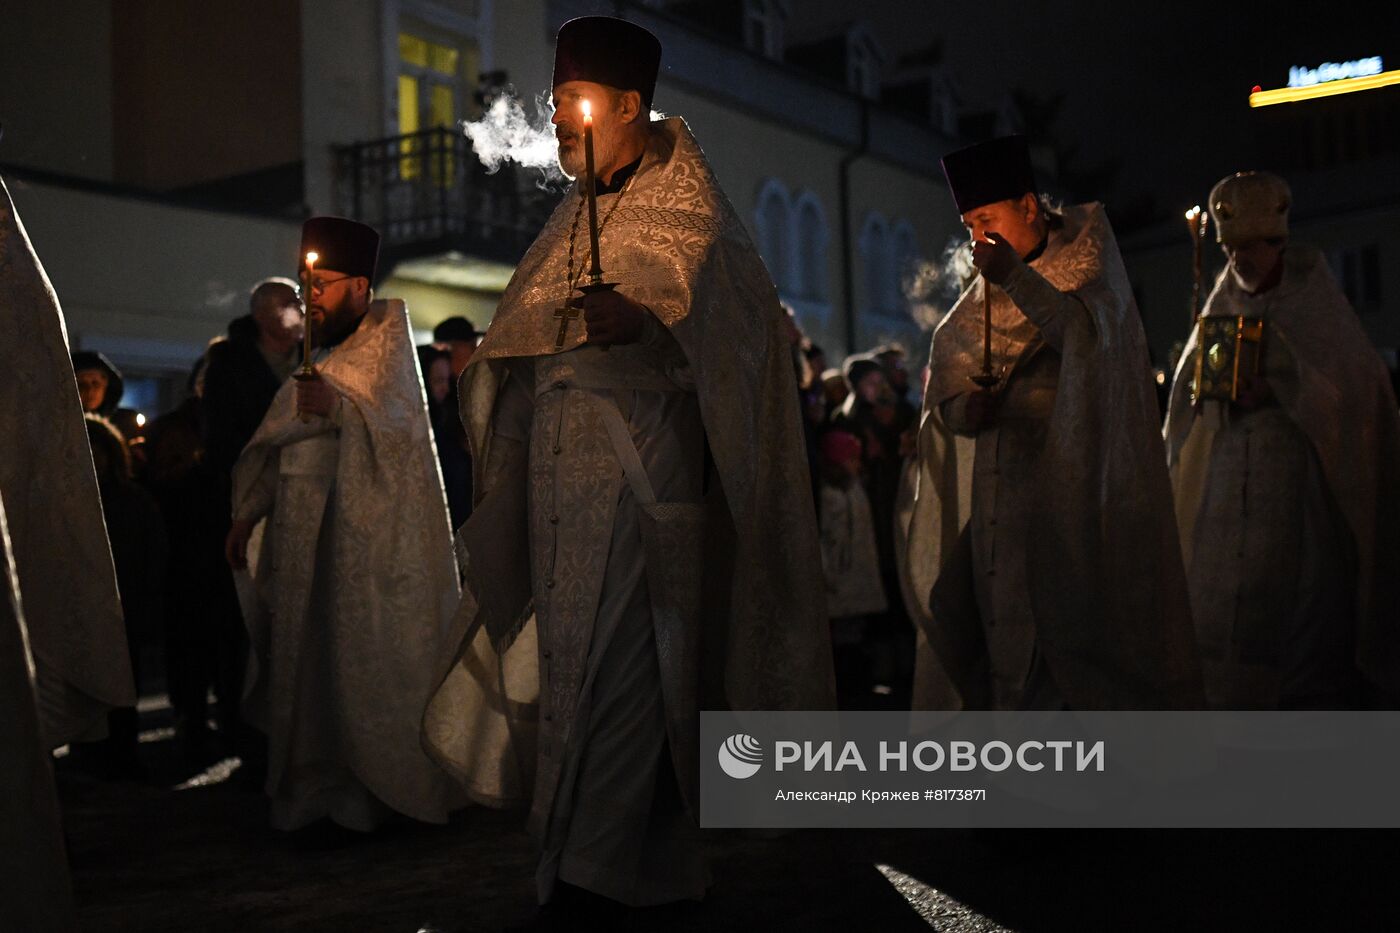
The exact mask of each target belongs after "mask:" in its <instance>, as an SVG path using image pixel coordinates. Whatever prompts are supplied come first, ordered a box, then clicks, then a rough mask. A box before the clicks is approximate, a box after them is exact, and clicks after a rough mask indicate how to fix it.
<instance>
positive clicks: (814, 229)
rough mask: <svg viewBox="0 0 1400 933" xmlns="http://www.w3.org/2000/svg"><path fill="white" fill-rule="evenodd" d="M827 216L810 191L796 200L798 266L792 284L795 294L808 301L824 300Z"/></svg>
mask: <svg viewBox="0 0 1400 933" xmlns="http://www.w3.org/2000/svg"><path fill="white" fill-rule="evenodd" d="M826 243H827V231H826V215H825V214H824V213H823V211H822V206H821V202H820V201H818V200H817V196H816V195H815V194H813V193H812V192H810V191H807V192H803V194H802V195H801V196H800V197H798V199H797V268H796V270H795V271H796V275H794V276H793V285H794V286H795V288H796V292H797V297H799V298H803V299H805V300H807V301H824V300H825V299H826Z"/></svg>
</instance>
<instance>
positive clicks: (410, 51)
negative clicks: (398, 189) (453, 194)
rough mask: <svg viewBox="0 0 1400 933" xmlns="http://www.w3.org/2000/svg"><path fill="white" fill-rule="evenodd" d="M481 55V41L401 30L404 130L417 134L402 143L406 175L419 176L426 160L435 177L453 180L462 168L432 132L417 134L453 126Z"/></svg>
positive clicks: (439, 181) (400, 107) (440, 181)
mask: <svg viewBox="0 0 1400 933" xmlns="http://www.w3.org/2000/svg"><path fill="white" fill-rule="evenodd" d="M476 59H477V54H476V47H475V45H473V44H471V43H462V44H461V45H460V46H454V45H450V44H446V43H443V42H437V41H433V40H431V39H425V38H423V37H422V36H418V35H414V34H413V33H408V32H401V33H399V75H398V102H397V103H398V124H399V135H401V136H412V137H413V138H409V139H404V140H402V141H400V143H399V152H400V153H401V154H402V158H400V160H399V177H400V178H402V179H404V180H405V181H411V180H413V179H415V178H418V177H419V176H420V175H422V174H423V171H422V168H423V165H424V164H425V163H426V164H427V165H429V166H430V169H431V175H432V177H433V180H434V182H435V183H437V184H450V183H451V179H452V177H453V174H454V173H455V169H456V166H455V164H454V161H453V158H452V154H451V153H450V152H440V151H438V150H436V149H433V148H432V147H431V144H430V141H429V137H428V136H427V135H426V134H425V135H420V136H413V134H417V133H421V132H422V131H425V130H430V129H436V128H439V127H442V128H451V127H452V126H454V125H455V124H456V122H457V121H458V120H459V119H461V118H462V116H463V112H462V111H463V103H464V101H465V100H467V99H468V95H467V93H466V91H467V89H468V87H469V86H470V82H471V81H473V80H474V78H475V74H476V70H477V61H476Z"/></svg>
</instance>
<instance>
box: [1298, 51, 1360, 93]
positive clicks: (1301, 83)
mask: <svg viewBox="0 0 1400 933" xmlns="http://www.w3.org/2000/svg"><path fill="white" fill-rule="evenodd" d="M1381 70H1382V68H1381V57H1380V56H1379V55H1373V56H1371V57H1370V58H1359V59H1357V60H1356V61H1354V62H1341V63H1340V64H1338V63H1337V62H1323V63H1322V64H1321V65H1318V66H1317V67H1316V68H1299V67H1298V66H1297V65H1294V66H1293V67H1292V68H1290V69H1288V86H1289V87H1312V86H1313V85H1314V84H1326V83H1327V82H1329V81H1345V80H1346V79H1347V78H1369V77H1371V75H1378V74H1380V73H1381Z"/></svg>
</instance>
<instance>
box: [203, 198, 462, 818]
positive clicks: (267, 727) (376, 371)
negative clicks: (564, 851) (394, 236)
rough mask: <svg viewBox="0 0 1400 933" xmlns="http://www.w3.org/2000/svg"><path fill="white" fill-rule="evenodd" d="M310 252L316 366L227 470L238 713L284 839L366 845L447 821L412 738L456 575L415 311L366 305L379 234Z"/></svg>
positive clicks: (337, 236) (314, 223)
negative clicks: (260, 527)
mask: <svg viewBox="0 0 1400 933" xmlns="http://www.w3.org/2000/svg"><path fill="white" fill-rule="evenodd" d="M308 253H315V254H317V257H318V259H319V262H318V263H317V265H316V267H315V272H314V273H312V274H311V275H309V276H307V277H306V279H305V283H304V284H305V289H304V292H303V297H304V300H305V302H306V309H307V324H308V326H309V327H310V328H311V333H312V338H313V339H312V343H313V346H314V350H313V352H312V354H311V361H310V362H311V363H312V364H313V365H312V366H311V367H308V368H303V369H302V370H301V371H300V372H298V373H297V374H296V377H295V379H293V380H292V381H289V382H287V383H285V384H284V385H283V386H282V388H281V389H280V390H279V391H278V393H277V396H276V398H275V399H274V400H273V403H272V407H271V408H270V409H269V410H268V413H267V417H266V418H264V419H263V422H262V424H261V425H260V426H259V427H258V430H257V432H256V433H255V434H254V435H253V438H252V440H251V441H249V443H248V446H247V447H246V448H245V449H244V451H243V453H242V455H241V456H240V457H239V460H238V463H237V465H236V466H235V467H234V471H233V519H234V521H233V529H232V531H230V533H229V537H228V543H227V556H228V560H229V563H230V564H231V565H232V566H233V567H234V568H235V569H236V570H242V569H245V568H246V569H248V570H249V572H250V573H251V575H252V580H253V583H254V587H253V588H251V590H252V592H248V593H246V598H245V599H244V617H245V620H246V622H247V625H248V631H249V635H250V636H251V639H252V645H253V652H254V660H255V667H254V670H253V677H252V683H251V685H250V688H249V691H248V694H247V704H246V710H245V714H246V716H247V718H248V720H249V721H250V722H252V723H253V724H254V725H257V726H258V727H259V728H261V729H262V730H263V731H264V732H266V733H267V736H268V773H267V784H266V790H267V794H268V796H269V797H270V798H271V801H272V813H271V817H272V824H273V826H275V827H276V828H278V829H283V830H297V829H301V828H303V827H308V826H311V825H313V824H317V823H322V824H323V825H324V822H325V821H326V820H329V821H330V823H333V824H336V825H338V826H341V827H345V828H348V829H353V830H360V831H369V830H371V829H374V828H375V827H376V826H377V825H379V823H381V822H382V821H383V820H384V819H385V818H386V817H388V816H389V815H390V813H391V812H395V811H396V812H398V813H402V814H405V815H407V816H410V817H413V818H414V819H418V820H423V821H425V822H435V823H441V822H445V821H446V818H447V809H448V800H449V789H448V783H447V780H446V777H445V776H444V775H443V774H442V772H440V771H439V770H438V769H437V767H436V766H435V765H434V764H433V763H432V762H431V761H430V760H429V759H428V757H427V756H426V755H425V754H424V753H423V751H422V749H421V747H420V746H419V741H418V730H419V718H420V716H421V714H422V711H423V707H424V705H425V704H426V703H427V699H428V694H429V690H430V685H429V681H430V678H431V675H432V671H433V668H434V666H435V665H436V664H437V658H438V657H440V656H441V654H442V653H443V651H444V649H445V648H446V647H447V646H446V645H445V644H443V633H445V632H446V631H447V623H448V620H449V618H450V617H451V615H452V612H453V610H454V608H455V607H456V602H457V575H456V568H455V566H454V564H453V556H452V538H451V528H450V525H449V523H448V518H447V501H446V498H445V496H444V494H443V489H442V481H441V479H440V478H439V474H438V469H437V465H436V463H434V461H433V454H432V445H431V444H430V442H429V430H430V428H429V424H428V412H427V407H426V404H425V401H424V395H423V386H422V381H421V379H420V377H419V374H418V365H417V361H416V357H415V353H414V349H413V339H412V331H411V330H410V328H409V322H408V312H407V310H406V309H405V307H404V305H403V303H402V302H401V301H374V300H373V293H372V291H371V288H370V283H371V282H372V281H373V279H374V272H375V266H376V264H377V261H378V253H379V234H377V233H376V232H375V231H374V230H373V229H371V228H369V227H367V226H365V225H363V224H359V223H355V222H354V221H349V220H344V219H341V218H338V217H313V218H311V219H310V220H308V221H307V222H306V224H305V225H304V226H303V228H302V246H301V255H302V256H303V257H305V256H306V255H307V254H308ZM264 518H266V519H268V522H267V530H266V532H265V533H264V535H263V539H262V544H261V548H260V549H259V553H257V554H256V555H253V554H250V548H249V539H250V537H251V535H252V531H253V528H254V526H255V525H256V524H257V522H259V521H260V520H262V519H264Z"/></svg>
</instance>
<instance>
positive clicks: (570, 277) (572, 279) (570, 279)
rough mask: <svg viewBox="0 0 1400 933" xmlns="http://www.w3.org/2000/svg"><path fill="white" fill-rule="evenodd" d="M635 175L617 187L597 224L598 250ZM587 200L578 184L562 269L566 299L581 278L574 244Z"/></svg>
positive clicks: (580, 269) (580, 265)
mask: <svg viewBox="0 0 1400 933" xmlns="http://www.w3.org/2000/svg"><path fill="white" fill-rule="evenodd" d="M636 177H637V175H636V173H635V172H634V173H632V175H631V176H630V177H629V178H628V179H627V180H626V181H625V182H623V183H622V187H621V188H620V189H618V192H617V200H616V201H614V202H613V204H612V207H610V208H608V212H607V214H605V215H603V222H602V223H601V224H599V225H598V249H599V251H600V252H601V251H602V248H603V246H602V244H603V231H604V230H606V229H607V227H608V221H610V220H612V215H613V214H614V213H615V212H616V211H617V206H618V205H619V204H621V203H622V197H623V195H625V194H626V193H627V189H628V188H630V187H632V179H633V178H636ZM594 184H597V182H596V181H595V182H594ZM587 200H588V192H586V191H583V190H582V186H580V191H579V199H578V208H577V209H576V210H575V211H574V222H573V225H572V226H571V227H569V264H568V267H567V268H566V269H565V270H564V284H565V285H567V286H568V291H567V292H565V298H566V299H567V298H568V297H569V296H571V295H573V293H574V290H575V289H577V288H578V282H579V279H581V278H583V270H584V265H585V261H580V262H579V264H578V272H577V273H575V272H574V245H575V241H576V240H577V239H578V222H579V218H581V217H582V216H583V203H584V202H585V201H587Z"/></svg>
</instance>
